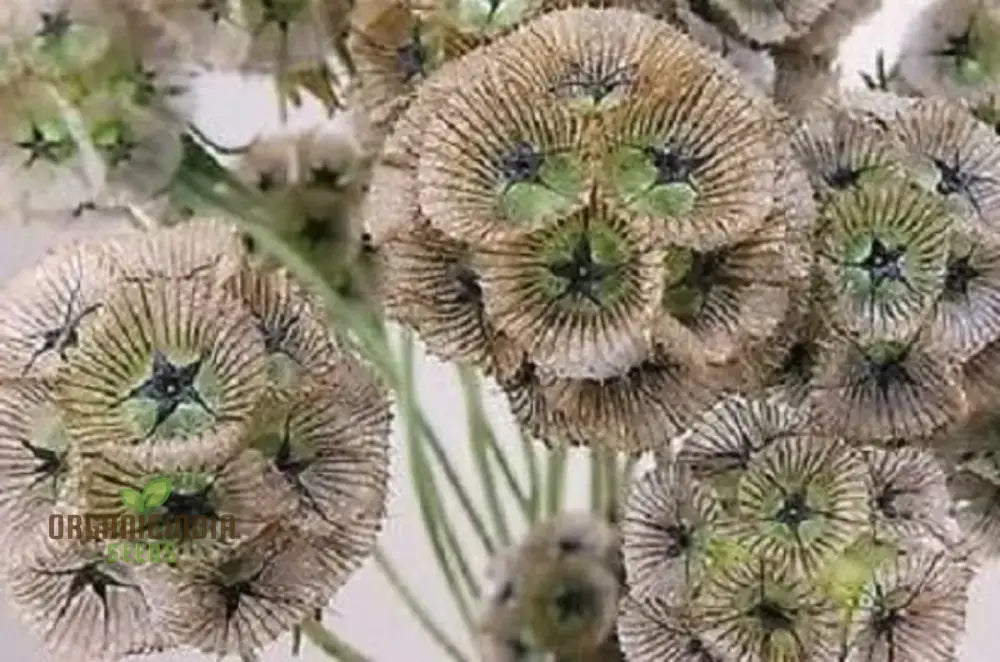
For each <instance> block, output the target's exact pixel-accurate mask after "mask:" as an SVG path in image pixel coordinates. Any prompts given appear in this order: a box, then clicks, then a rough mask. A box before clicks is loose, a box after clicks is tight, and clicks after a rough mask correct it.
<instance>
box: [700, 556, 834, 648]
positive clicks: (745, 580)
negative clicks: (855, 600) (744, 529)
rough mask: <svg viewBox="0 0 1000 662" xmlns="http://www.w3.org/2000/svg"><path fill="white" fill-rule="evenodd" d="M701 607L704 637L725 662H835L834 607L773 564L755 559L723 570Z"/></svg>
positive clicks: (801, 581) (708, 589)
mask: <svg viewBox="0 0 1000 662" xmlns="http://www.w3.org/2000/svg"><path fill="white" fill-rule="evenodd" d="M698 603H699V604H698V605H697V607H696V608H697V609H698V614H699V620H701V621H703V622H704V632H705V639H706V640H708V642H709V643H710V644H711V645H712V646H713V647H715V648H716V649H718V650H719V651H720V652H721V653H722V654H723V656H724V657H723V659H733V660H740V661H741V662H779V661H780V662H832V661H833V660H836V653H837V650H836V642H837V639H838V634H837V633H838V623H839V618H840V617H839V613H838V611H837V608H836V606H835V605H834V604H833V603H832V602H830V601H829V600H828V599H827V598H825V597H824V596H822V594H820V593H818V592H817V591H816V589H815V588H813V587H812V586H811V585H810V584H809V583H808V582H806V581H803V580H801V579H799V578H797V577H796V576H795V575H794V574H793V573H791V572H787V571H784V570H782V568H781V567H780V566H778V565H776V564H774V563H769V562H766V561H763V560H755V561H749V562H747V563H745V564H738V565H735V566H731V567H726V568H722V569H720V571H719V572H717V573H716V574H715V575H714V576H713V578H712V581H711V583H710V584H709V585H708V586H707V587H706V592H705V594H704V596H703V597H701V598H700V599H699V601H698Z"/></svg>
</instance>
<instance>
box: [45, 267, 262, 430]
mask: <svg viewBox="0 0 1000 662" xmlns="http://www.w3.org/2000/svg"><path fill="white" fill-rule="evenodd" d="M206 288H207V286H206V285H205V284H204V283H202V282H199V281H191V280H184V281H154V282H152V283H146V284H143V283H136V284H132V285H128V286H123V287H122V288H121V289H120V291H118V292H116V294H115V296H114V297H112V298H109V299H108V300H107V301H106V303H105V306H104V307H103V308H102V309H101V310H100V311H99V312H98V313H97V315H96V316H95V319H94V321H93V323H92V324H90V325H89V326H88V327H87V328H86V329H85V330H84V331H83V332H82V333H81V335H80V342H79V343H78V344H77V345H76V346H75V347H74V348H72V350H71V351H70V352H69V353H68V360H67V364H66V366H65V369H64V370H62V371H61V373H60V375H59V377H58V384H57V389H58V391H57V398H58V402H59V405H60V406H61V407H62V408H63V410H64V411H65V413H66V423H67V425H68V426H69V429H70V432H71V434H72V435H73V436H74V439H75V440H76V441H77V442H78V443H79V444H81V447H85V448H86V447H93V446H95V445H102V444H109V443H110V444H135V443H139V442H141V441H144V440H159V441H162V440H167V439H180V438H183V437H186V436H189V435H198V434H202V433H205V432H207V431H209V430H211V429H213V428H215V427H216V426H218V425H222V424H227V423H246V422H248V421H249V420H250V417H251V416H252V415H253V413H254V409H255V407H256V406H257V405H258V402H259V400H260V398H261V397H262V396H263V394H264V392H265V388H266V379H267V377H266V375H267V361H266V354H265V349H264V342H263V340H262V338H261V336H260V335H259V334H258V333H257V329H256V327H255V326H254V324H253V322H252V320H251V317H250V314H249V313H248V312H247V311H246V310H245V309H244V308H243V307H242V306H241V305H240V303H239V302H238V301H236V300H235V299H231V298H229V297H223V296H220V295H219V294H217V293H216V294H210V293H208V292H207V291H206Z"/></svg>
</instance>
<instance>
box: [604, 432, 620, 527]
mask: <svg viewBox="0 0 1000 662" xmlns="http://www.w3.org/2000/svg"><path fill="white" fill-rule="evenodd" d="M601 454H602V458H601V459H602V462H603V463H604V480H605V488H604V498H605V502H604V512H603V514H604V515H605V516H607V518H608V519H609V520H610V521H612V522H617V521H618V519H619V517H620V512H619V511H620V510H621V501H622V493H621V489H622V488H621V482H620V480H619V476H618V474H619V471H620V469H619V467H618V453H617V452H616V451H614V450H612V449H610V448H606V449H602V451H601Z"/></svg>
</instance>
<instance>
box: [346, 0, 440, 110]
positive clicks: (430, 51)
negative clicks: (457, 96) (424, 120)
mask: <svg viewBox="0 0 1000 662" xmlns="http://www.w3.org/2000/svg"><path fill="white" fill-rule="evenodd" d="M417 9H418V8H417V7H415V6H413V4H412V3H411V2H409V1H408V0H377V1H376V2H371V3H361V4H359V5H358V7H356V8H355V10H354V12H352V17H351V33H350V36H349V37H348V40H347V48H348V52H349V53H350V55H351V59H352V61H353V63H354V66H355V68H356V70H357V76H358V80H359V88H358V93H357V94H358V103H359V104H360V105H361V107H362V108H364V109H365V111H366V113H367V114H368V115H369V117H370V118H371V121H372V123H373V124H374V125H375V126H387V125H390V124H391V123H392V122H393V121H394V120H395V119H396V118H397V117H398V116H399V113H400V112H402V111H403V110H404V109H405V108H406V105H407V104H408V103H409V102H410V100H411V99H412V96H413V93H414V91H415V89H416V88H417V87H418V86H419V84H420V83H421V82H423V81H424V80H425V79H426V78H427V76H428V75H429V74H430V72H431V71H433V70H434V69H435V68H436V67H437V66H438V65H439V64H440V60H441V55H442V54H441V42H440V39H441V35H440V33H439V32H436V31H435V30H434V29H433V25H432V24H431V23H430V22H429V21H428V20H427V19H426V18H425V17H424V16H422V15H421V13H420V12H418V11H417Z"/></svg>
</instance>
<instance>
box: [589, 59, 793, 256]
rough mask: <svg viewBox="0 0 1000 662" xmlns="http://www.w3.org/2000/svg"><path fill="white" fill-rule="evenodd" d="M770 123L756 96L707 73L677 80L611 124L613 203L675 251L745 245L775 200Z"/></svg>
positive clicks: (607, 167) (608, 165) (608, 171)
mask: <svg viewBox="0 0 1000 662" xmlns="http://www.w3.org/2000/svg"><path fill="white" fill-rule="evenodd" d="M664 66H666V65H664ZM765 118H766V115H765V113H764V112H763V111H762V109H761V108H760V107H759V106H758V105H757V104H756V103H755V101H754V100H753V97H752V96H751V94H750V93H749V92H748V91H746V90H743V89H740V88H739V87H738V84H737V83H735V82H734V81H732V80H729V79H727V78H726V77H724V76H721V75H719V74H718V73H716V72H714V71H713V70H711V69H709V68H707V67H702V68H696V69H694V70H692V71H690V72H688V71H684V70H683V69H682V70H681V71H679V72H677V73H674V74H672V76H671V78H670V79H669V80H664V81H663V84H662V85H658V86H656V87H655V88H653V89H651V90H649V91H648V93H647V94H645V95H644V96H643V97H642V98H641V99H638V100H636V101H635V102H634V103H632V104H629V105H628V106H627V107H625V108H623V109H622V110H621V112H619V113H617V115H616V117H615V118H614V119H613V120H612V121H611V122H610V126H609V127H608V137H607V140H608V142H609V144H610V145H611V147H610V150H611V151H610V154H609V155H608V156H607V157H606V158H605V163H604V164H603V165H604V175H605V177H606V180H607V192H608V194H609V196H610V199H611V200H613V201H614V204H615V205H616V206H620V207H621V208H622V209H623V210H628V212H629V213H630V214H633V215H635V216H637V217H640V218H644V219H649V221H650V223H651V225H653V226H654V227H655V228H656V229H657V230H658V232H660V234H661V235H662V236H663V237H664V239H665V240H666V241H668V242H671V243H679V244H683V245H688V246H693V247H695V248H698V249H700V250H706V249H710V248H714V247H716V246H718V245H719V244H722V243H725V242H726V241H732V240H734V239H737V238H741V237H742V236H744V235H745V234H746V233H748V232H749V231H751V230H754V229H756V228H758V227H759V226H760V225H761V224H762V223H763V222H764V219H765V217H766V216H767V214H768V212H770V211H771V205H772V204H773V202H774V196H773V191H774V184H775V161H774V158H773V141H772V136H771V129H770V128H768V126H767V124H766V120H765Z"/></svg>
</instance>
